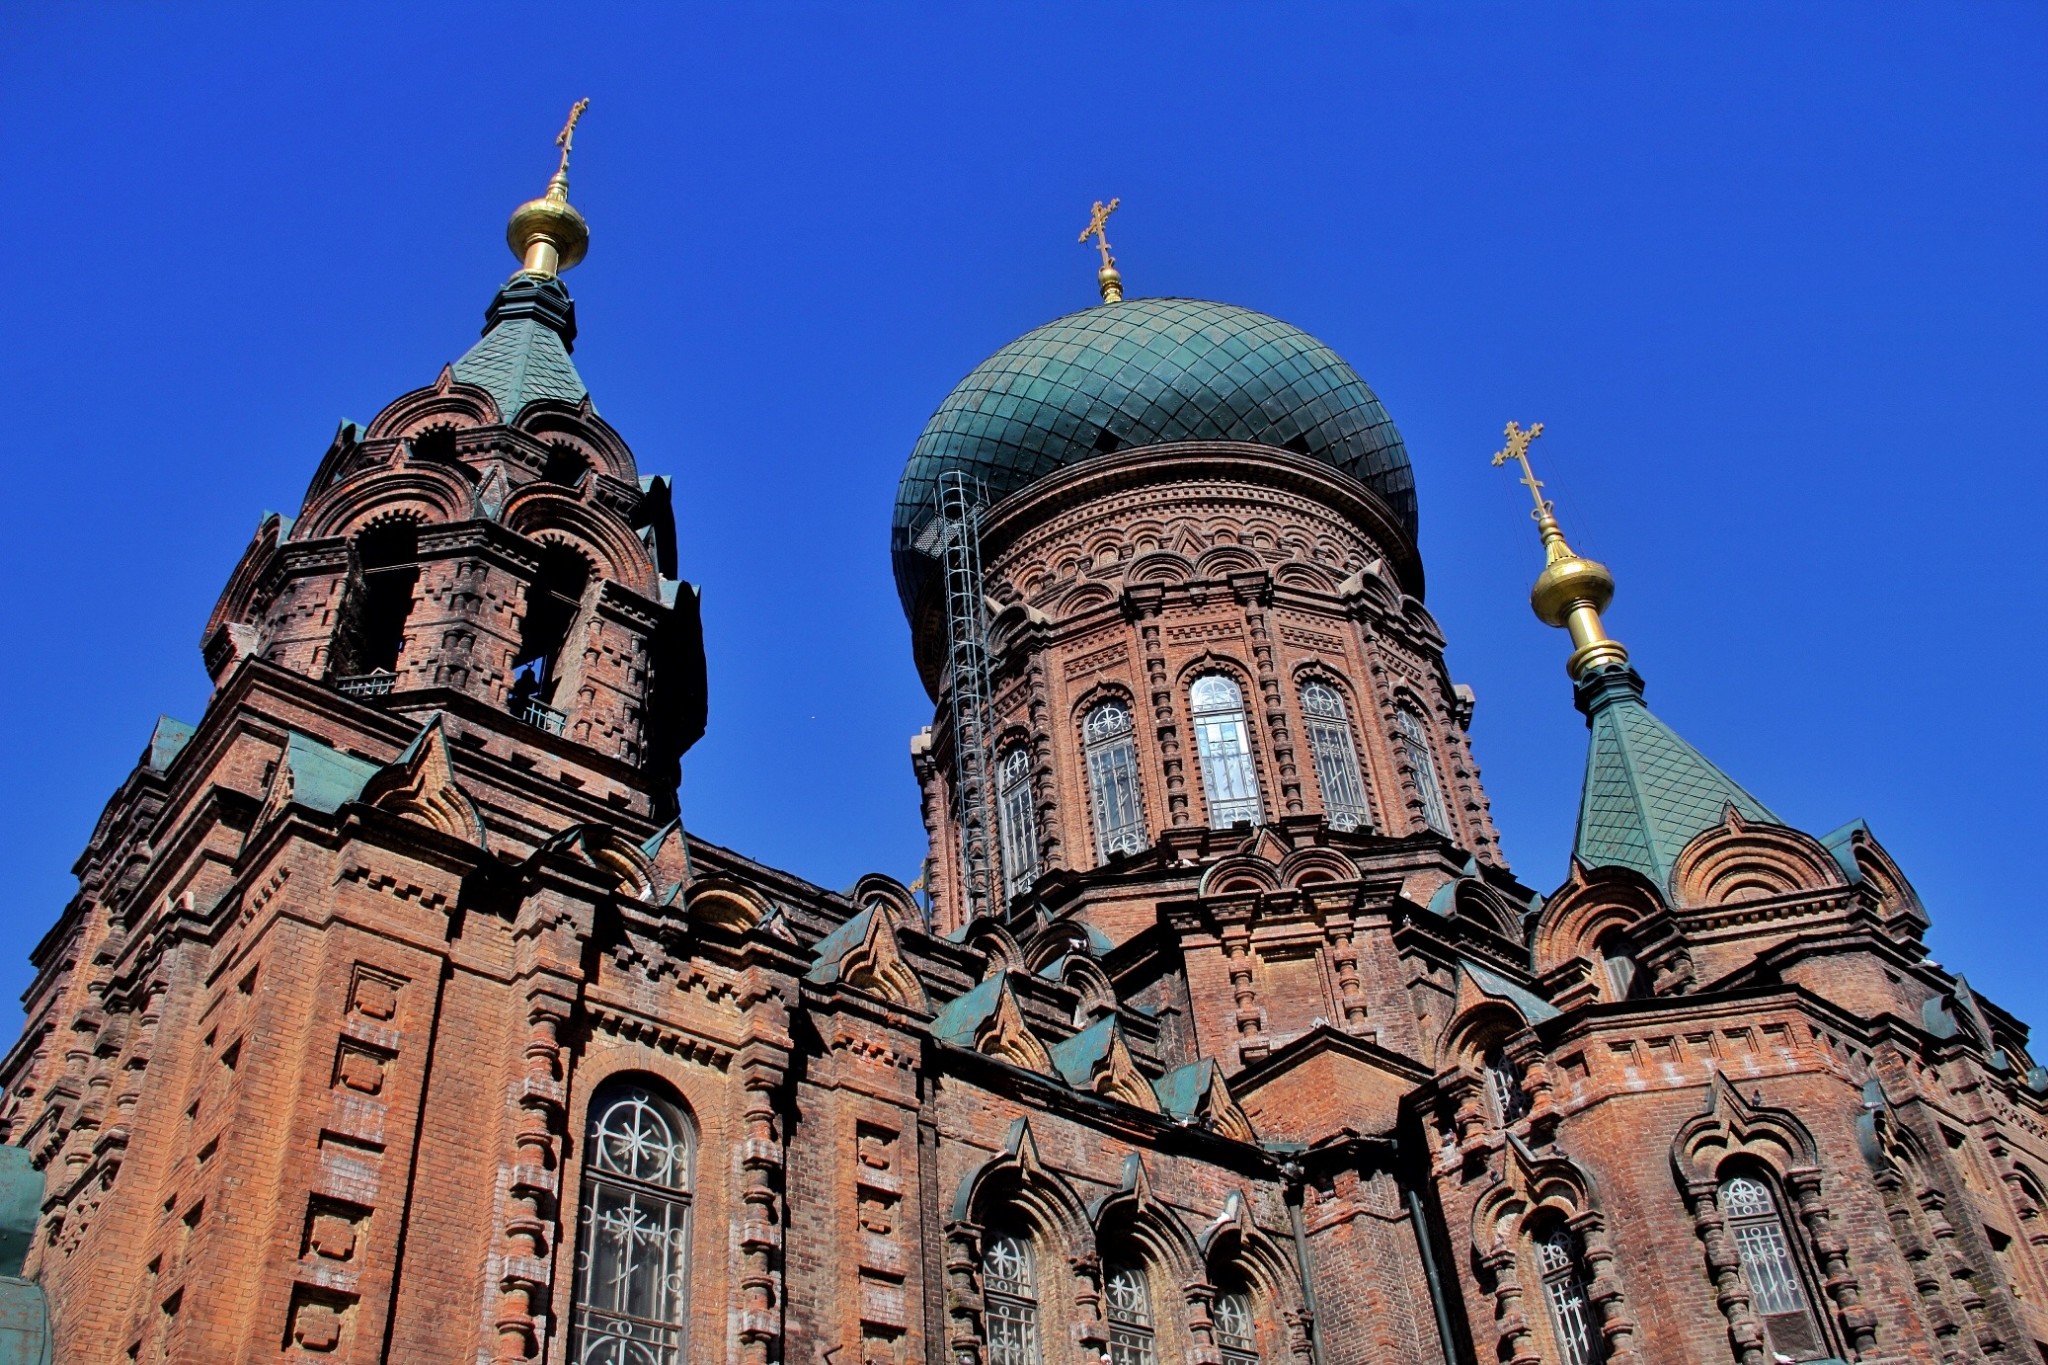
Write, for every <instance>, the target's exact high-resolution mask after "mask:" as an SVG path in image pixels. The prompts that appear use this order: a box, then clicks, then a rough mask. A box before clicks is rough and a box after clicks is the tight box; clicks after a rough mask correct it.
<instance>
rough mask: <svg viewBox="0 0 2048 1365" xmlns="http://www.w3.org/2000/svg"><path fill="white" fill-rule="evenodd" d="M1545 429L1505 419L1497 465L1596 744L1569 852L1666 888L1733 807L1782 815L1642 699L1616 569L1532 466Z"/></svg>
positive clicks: (1763, 816) (1542, 614)
mask: <svg viewBox="0 0 2048 1365" xmlns="http://www.w3.org/2000/svg"><path fill="white" fill-rule="evenodd" d="M1542 434H1543V424H1542V423H1541V422H1536V423H1533V424H1532V425H1531V426H1530V427H1529V428H1528V429H1527V430H1526V431H1525V430H1523V429H1522V427H1521V426H1520V425H1519V424H1517V423H1514V422H1510V423H1508V425H1507V439H1508V443H1507V446H1506V448H1505V449H1502V450H1500V451H1497V452H1495V454H1494V457H1493V463H1494V464H1495V465H1496V466H1499V465H1504V464H1506V463H1507V462H1508V461H1509V460H1514V461H1516V462H1517V463H1519V464H1520V465H1521V466H1522V479H1521V482H1522V483H1523V484H1524V485H1525V486H1527V488H1528V489H1529V496H1530V497H1531V498H1532V499H1533V500H1534V502H1535V504H1536V507H1535V511H1534V512H1533V513H1532V515H1533V516H1534V517H1535V519H1536V530H1537V533H1538V534H1539V535H1541V536H1542V538H1543V558H1544V564H1543V572H1542V573H1541V574H1539V575H1537V578H1536V584H1535V586H1534V587H1532V588H1531V589H1530V590H1529V605H1530V606H1531V607H1532V608H1534V609H1535V612H1536V616H1537V619H1538V620H1540V621H1542V622H1543V623H1544V624H1545V625H1549V626H1557V627H1559V628H1561V629H1564V630H1568V631H1570V632H1571V637H1572V644H1573V645H1574V646H1575V648H1574V649H1573V651H1572V656H1571V658H1570V659H1569V660H1567V661H1566V663H1565V668H1566V669H1567V671H1569V672H1570V673H1571V675H1572V682H1573V683H1574V684H1575V687H1574V689H1573V690H1574V693H1575V696H1574V700H1575V701H1576V702H1577V704H1578V708H1579V710H1580V711H1582V712H1584V713H1585V716H1586V725H1587V727H1588V728H1589V729H1590V730H1591V731H1592V743H1591V745H1590V746H1589V747H1588V748H1587V751H1586V781H1585V785H1584V787H1583V788H1582V789H1581V791H1580V794H1579V826H1578V837H1577V839H1576V840H1575V841H1574V844H1573V848H1572V856H1573V858H1575V859H1576V860H1577V861H1578V862H1579V863H1581V864H1582V865H1584V866H1585V867H1587V868H1597V867H1627V868H1633V869H1634V870H1636V871H1637V872H1640V873H1642V874H1643V875H1644V876H1645V877H1647V878H1648V879H1649V880H1650V881H1651V882H1652V883H1654V884H1655V885H1656V886H1658V887H1659V888H1666V889H1668V887H1669V884H1670V878H1671V872H1672V868H1673V867H1674V866H1675V865H1676V863H1677V859H1678V854H1679V852H1680V850H1682V849H1683V848H1684V847H1685V846H1686V845H1687V844H1688V843H1690V842H1691V841H1692V840H1693V839H1694V838H1696V837H1697V836H1698V835H1700V834H1701V833H1703V832H1705V831H1706V830H1709V829H1712V828H1713V827H1714V826H1716V825H1719V824H1720V823H1721V822H1722V820H1723V819H1724V818H1725V817H1726V816H1727V813H1728V811H1729V810H1731V809H1733V810H1734V811H1736V812H1737V813H1738V814H1739V815H1740V816H1741V818H1743V819H1745V820H1753V821H1757V822H1760V823H1766V824H1779V823H1782V822H1781V821H1779V819H1778V817H1777V816H1775V815H1773V814H1772V813H1771V811H1770V809H1769V808H1768V807H1766V806H1765V805H1764V804H1763V803H1762V802H1761V801H1759V800H1757V799H1756V798H1755V797H1754V796H1751V795H1750V794H1749V792H1748V791H1746V790H1745V789H1744V788H1743V786H1742V785H1741V784H1740V783H1739V782H1737V781H1736V780H1735V779H1734V778H1732V777H1730V776H1728V774H1726V773H1724V772H1722V771H1721V769H1720V768H1718V767H1716V766H1715V765H1714V763H1713V761H1712V760H1710V759H1709V758H1707V756H1706V755H1704V754H1702V753H1701V752H1700V751H1699V750H1698V749H1695V748H1693V747H1692V745H1690V744H1688V743H1686V742H1685V740H1684V739H1682V738H1681V737H1680V736H1679V735H1678V733H1677V732H1676V731H1675V730H1673V729H1672V728H1671V727H1670V726H1668V725H1666V724H1665V723H1664V722H1663V721H1661V720H1659V719H1658V718H1657V717H1656V716H1655V715H1654V714H1653V713H1652V712H1651V711H1650V708H1649V707H1648V706H1646V705H1644V703H1643V680H1642V678H1641V676H1640V675H1638V674H1637V673H1636V671H1635V670H1634V669H1633V668H1630V667H1629V666H1628V651H1627V650H1626V649H1624V648H1622V646H1621V643H1620V642H1619V641H1617V640H1615V639H1613V638H1612V637H1610V636H1609V635H1608V634H1607V628H1606V625H1605V624H1604V623H1603V622H1602V621H1601V619H1600V613H1601V612H1602V611H1604V610H1605V609H1606V607H1607V604H1608V603H1609V602H1611V601H1613V600H1614V575H1612V574H1610V573H1609V572H1608V571H1607V566H1606V565H1604V564H1600V563H1597V562H1596V561H1594V560H1590V559H1583V558H1581V557H1580V556H1579V555H1577V554H1575V553H1573V551H1572V547H1571V546H1570V545H1568V544H1566V543H1565V538H1564V531H1563V530H1562V529H1561V528H1560V527H1559V526H1558V524H1557V517H1556V515H1555V513H1554V511H1553V508H1552V506H1551V503H1550V501H1549V499H1547V498H1545V497H1544V496H1543V481H1542V480H1541V479H1539V478H1537V477H1536V472H1535V470H1533V469H1532V468H1530V466H1529V443H1530V442H1531V441H1533V440H1535V439H1536V438H1537V437H1539V436H1541V435H1542Z"/></svg>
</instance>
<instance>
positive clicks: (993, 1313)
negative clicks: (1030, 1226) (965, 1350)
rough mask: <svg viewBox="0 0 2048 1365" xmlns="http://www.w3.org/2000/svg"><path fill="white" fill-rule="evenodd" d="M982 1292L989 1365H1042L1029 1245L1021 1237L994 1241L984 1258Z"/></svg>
mask: <svg viewBox="0 0 2048 1365" xmlns="http://www.w3.org/2000/svg"><path fill="white" fill-rule="evenodd" d="M981 1290H982V1301H983V1303H984V1304H985V1305H986V1306H987V1310H988V1312H987V1322H988V1365H1039V1356H1038V1292H1037V1289H1036V1287H1035V1286H1034V1284H1033V1279H1032V1266H1031V1247H1030V1245H1029V1244H1028V1243H1026V1242H1025V1241H1024V1240H1023V1239H1022V1238H1020V1237H995V1238H991V1239H990V1241H989V1244H988V1247H987V1249H986V1250H985V1251H983V1252H982V1256H981Z"/></svg>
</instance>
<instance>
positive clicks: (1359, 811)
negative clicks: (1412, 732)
mask: <svg viewBox="0 0 2048 1365" xmlns="http://www.w3.org/2000/svg"><path fill="white" fill-rule="evenodd" d="M1301 712H1302V715H1303V717H1305V718H1306V721H1307V725H1308V748H1309V752H1310V753H1311V754H1312V755H1314V757H1315V761H1316V781H1317V782H1318V783H1320V784H1321V785H1322V789H1323V815H1324V818H1325V819H1327V820H1328V821H1329V822H1330V824H1331V826H1332V827H1333V828H1335V829H1361V828H1365V827H1367V826H1370V825H1371V824H1372V812H1371V810H1370V809H1368V807H1367V805H1366V800H1365V781H1364V779H1363V778H1362V777H1360V775H1359V771H1358V748H1357V746H1356V745H1355V744H1353V743H1352V739H1351V722H1350V720H1349V718H1347V717H1346V715H1345V714H1344V698H1343V697H1342V696H1341V695H1340V694H1339V693H1338V691H1337V689H1336V688H1334V687H1332V686H1330V685H1329V684H1328V683H1326V682H1309V683H1304V684H1303V685H1302V689H1301Z"/></svg>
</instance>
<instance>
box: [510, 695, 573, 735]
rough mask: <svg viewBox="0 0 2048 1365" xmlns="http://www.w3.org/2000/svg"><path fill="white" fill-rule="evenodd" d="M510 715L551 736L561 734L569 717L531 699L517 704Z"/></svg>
mask: <svg viewBox="0 0 2048 1365" xmlns="http://www.w3.org/2000/svg"><path fill="white" fill-rule="evenodd" d="M512 714H513V715H515V716H517V717H519V719H521V720H523V721H525V722H526V723H527V724H528V725H531V726H534V727H536V728H537V729H541V730H545V731H547V732H548V733H549V734H551V735H559V734H561V733H562V731H563V729H564V728H565V727H566V726H567V725H568V723H569V717H568V714H567V713H566V712H562V711H557V710H556V709H555V708H554V707H552V706H547V705H544V704H542V703H541V702H537V701H535V700H534V699H533V698H531V697H528V698H527V699H526V700H525V701H523V702H520V703H518V704H517V705H516V706H515V707H514V708H513V710H512Z"/></svg>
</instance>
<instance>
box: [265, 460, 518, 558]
mask: <svg viewBox="0 0 2048 1365" xmlns="http://www.w3.org/2000/svg"><path fill="white" fill-rule="evenodd" d="M394 515H408V516H412V517H414V518H416V519H417V520H419V521H421V522H424V523H427V524H433V525H446V524H450V523H454V522H462V521H470V520H473V519H474V518H475V517H477V516H478V515H479V513H478V509H477V506H476V497H475V495H474V492H473V490H472V489H471V487H470V484H469V481H468V480H467V479H465V478H464V477H463V476H462V474H461V473H460V472H458V471H457V470H455V469H453V468H451V467H449V466H447V465H443V464H438V463H432V462H409V463H406V464H397V465H379V466H377V467H375V468H372V469H366V470H363V471H362V472H361V473H358V474H353V475H351V476H349V477H348V478H346V479H343V480H342V481H341V482H340V483H337V484H335V485H333V486H332V487H330V488H328V489H326V490H325V491H323V492H321V493H318V494H315V495H314V496H313V497H312V498H311V499H310V500H309V501H308V502H307V504H306V508H305V510H304V511H303V512H302V513H300V515H299V520H298V522H297V524H295V525H294V526H293V527H292V533H291V539H293V540H300V541H303V540H324V539H326V538H328V537H330V536H342V535H349V534H352V533H354V532H355V531H357V530H359V529H361V528H362V527H363V526H365V525H367V524H369V523H370V522H372V521H375V520H379V519H382V518H385V517H389V516H394Z"/></svg>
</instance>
